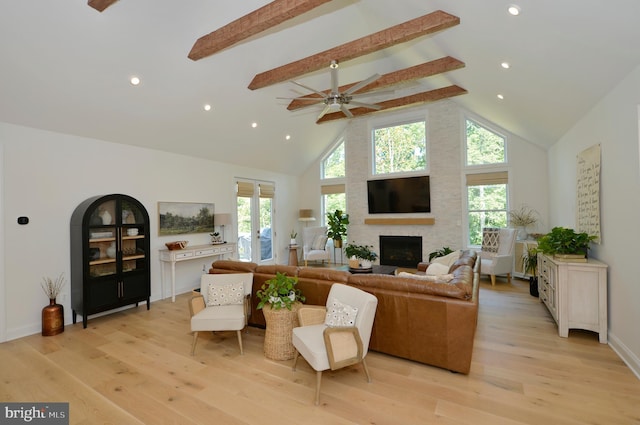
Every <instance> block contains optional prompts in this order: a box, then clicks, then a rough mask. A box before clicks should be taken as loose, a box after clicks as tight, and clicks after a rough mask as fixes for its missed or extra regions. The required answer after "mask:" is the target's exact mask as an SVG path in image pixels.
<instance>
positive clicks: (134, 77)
mask: <svg viewBox="0 0 640 425" xmlns="http://www.w3.org/2000/svg"><path fill="white" fill-rule="evenodd" d="M129 81H130V82H131V84H133V85H134V86H137V85H138V84H140V78H138V77H136V76H135V75H134V76H133V77H131V79H130V80H129Z"/></svg>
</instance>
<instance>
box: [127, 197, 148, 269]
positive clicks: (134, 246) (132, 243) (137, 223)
mask: <svg viewBox="0 0 640 425" xmlns="http://www.w3.org/2000/svg"><path fill="white" fill-rule="evenodd" d="M121 220H122V229H121V235H122V236H121V238H122V240H121V243H122V271H123V272H125V273H127V272H131V271H134V270H144V268H145V265H146V261H145V258H146V256H147V255H148V253H147V252H145V237H146V236H147V235H145V229H146V227H145V220H144V214H143V213H142V211H141V210H140V207H139V206H138V205H137V204H135V203H133V202H129V201H128V200H123V201H122V210H121Z"/></svg>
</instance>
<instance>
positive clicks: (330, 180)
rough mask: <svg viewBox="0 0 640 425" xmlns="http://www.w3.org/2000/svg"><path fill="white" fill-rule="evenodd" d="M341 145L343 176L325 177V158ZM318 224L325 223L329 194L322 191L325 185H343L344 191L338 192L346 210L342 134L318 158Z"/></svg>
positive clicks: (323, 224)
mask: <svg viewBox="0 0 640 425" xmlns="http://www.w3.org/2000/svg"><path fill="white" fill-rule="evenodd" d="M340 145H342V146H343V149H344V174H345V175H344V177H325V176H324V165H325V161H326V160H327V158H329V157H330V156H331V155H332V154H333V153H334V152H335V151H336V149H337V148H338V147H339V146H340ZM319 171H320V216H321V219H320V225H321V226H325V225H326V221H327V220H326V217H327V211H326V209H327V205H326V200H327V198H326V197H327V196H328V195H330V194H326V193H324V189H323V187H325V186H339V185H342V186H343V187H344V192H340V193H344V204H345V205H344V211H347V187H346V182H347V140H346V138H345V137H344V136H342V135H341V136H340V137H338V138H337V139H336V141H335V142H334V143H333V144H332V145H331V146H330V147H329V149H327V151H326V153H325V154H324V155H323V156H322V157H321V159H320V170H319ZM331 194H336V193H331Z"/></svg>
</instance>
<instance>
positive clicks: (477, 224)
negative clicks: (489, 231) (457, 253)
mask: <svg viewBox="0 0 640 425" xmlns="http://www.w3.org/2000/svg"><path fill="white" fill-rule="evenodd" d="M467 205H468V212H469V216H468V220H469V241H468V242H469V245H477V246H479V245H482V229H483V228H485V227H506V226H507V205H508V203H507V173H506V171H505V172H499V173H483V174H468V175H467Z"/></svg>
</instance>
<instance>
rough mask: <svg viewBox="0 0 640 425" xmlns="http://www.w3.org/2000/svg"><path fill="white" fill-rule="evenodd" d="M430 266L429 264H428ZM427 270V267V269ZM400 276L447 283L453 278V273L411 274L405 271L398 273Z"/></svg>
mask: <svg viewBox="0 0 640 425" xmlns="http://www.w3.org/2000/svg"><path fill="white" fill-rule="evenodd" d="M429 268H431V266H429ZM427 270H428V269H427ZM398 276H400V277H410V278H412V279H418V280H424V281H426V282H432V283H449V282H451V281H452V280H453V274H440V275H428V274H413V273H407V272H400V273H398Z"/></svg>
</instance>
